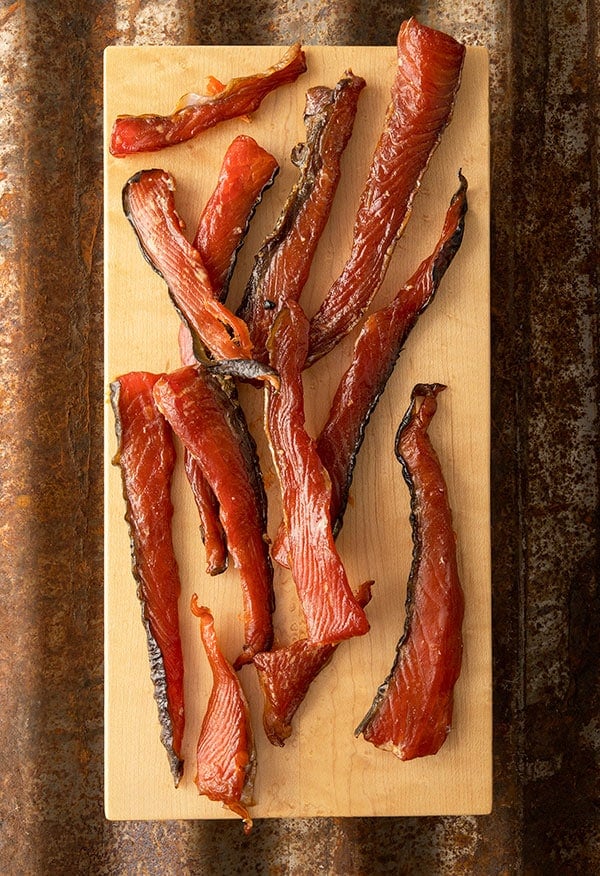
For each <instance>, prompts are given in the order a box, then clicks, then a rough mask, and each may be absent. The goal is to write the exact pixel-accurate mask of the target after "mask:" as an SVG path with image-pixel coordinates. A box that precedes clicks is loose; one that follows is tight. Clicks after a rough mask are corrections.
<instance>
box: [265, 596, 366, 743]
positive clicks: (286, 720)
mask: <svg viewBox="0 0 600 876" xmlns="http://www.w3.org/2000/svg"><path fill="white" fill-rule="evenodd" d="M372 584H373V582H372V581H365V582H364V584H362V585H361V586H360V588H359V590H358V593H357V595H356V598H357V599H358V602H359V604H360V605H361V607H362V608H364V607H365V605H367V603H368V602H370V600H371V586H372ZM337 648H338V645H314V644H312V642H309V640H308V639H296V640H295V641H294V642H292V643H291V644H289V645H285V646H284V647H281V648H273V649H272V650H271V651H265V652H264V653H263V654H257V655H256V656H255V658H254V665H255V667H256V671H257V673H258V680H259V682H260V687H261V690H262V693H263V698H264V708H263V727H264V729H265V733H266V735H267V739H268V740H269V742H271V744H272V745H284V744H285V740H286V739H287V738H288V737H289V736H290V734H291V732H292V720H293V717H294V715H295V714H296V712H297V710H298V708H299V707H300V705H301V704H302V702H303V701H304V698H305V697H306V695H307V693H308V691H309V688H310V685H311V684H312V683H313V681H314V680H315V678H316V677H317V675H318V674H319V673H320V672H321V670H323V669H324V668H325V667H326V666H327V665H328V664H329V663H330V661H331V659H332V657H333V655H334V654H335V652H336V650H337Z"/></svg>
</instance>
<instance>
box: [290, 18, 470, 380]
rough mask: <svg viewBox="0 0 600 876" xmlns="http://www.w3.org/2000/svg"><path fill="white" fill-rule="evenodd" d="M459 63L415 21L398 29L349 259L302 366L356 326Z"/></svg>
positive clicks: (445, 112)
mask: <svg viewBox="0 0 600 876" xmlns="http://www.w3.org/2000/svg"><path fill="white" fill-rule="evenodd" d="M464 55H465V47H464V46H463V45H461V44H460V43H458V42H457V41H456V40H454V39H453V38H452V37H450V36H447V35H446V34H443V33H440V31H437V30H432V29H431V28H428V27H424V26H423V25H421V24H419V23H418V22H417V21H415V19H414V18H411V19H409V20H408V21H405V22H403V24H402V26H401V27H400V31H399V33H398V65H397V71H396V76H395V79H394V83H393V85H392V94H391V103H390V105H389V108H388V111H387V116H386V120H385V126H384V129H383V132H382V134H381V137H380V139H379V142H378V144H377V147H376V149H375V154H374V156H373V161H372V163H371V169H370V171H369V176H368V179H367V182H366V185H365V188H364V190H363V193H362V195H361V199H360V204H359V207H358V212H357V215H356V220H355V224H354V236H353V241H352V249H351V253H350V256H349V258H348V260H347V262H346V265H345V266H344V269H343V271H342V273H341V274H340V276H339V277H338V279H337V280H336V281H335V282H334V284H333V286H332V287H331V289H330V290H329V293H328V294H327V297H326V298H325V300H324V301H323V303H322V305H321V307H320V308H319V310H318V311H317V313H316V314H315V315H314V317H313V319H312V321H311V328H310V351H309V356H308V362H307V364H310V363H312V362H314V361H315V360H316V359H318V358H320V357H321V356H323V355H324V354H325V353H327V352H328V351H329V350H330V349H332V347H334V346H335V344H337V343H338V342H339V341H340V340H341V339H342V337H344V336H345V335H346V334H347V333H348V332H349V331H350V330H351V329H352V328H353V327H354V326H355V325H356V324H357V322H358V321H359V320H360V318H361V316H362V314H363V313H364V311H365V310H366V308H367V307H368V305H369V304H370V302H371V300H372V299H373V296H374V295H375V293H376V292H377V290H378V289H379V287H380V285H381V282H382V280H383V278H384V276H385V272H386V270H387V266H388V263H389V260H390V258H391V256H392V253H393V251H394V247H395V244H396V241H397V240H398V238H399V236H400V235H401V234H402V232H403V230H404V228H405V226H406V223H407V222H408V219H409V217H410V213H411V209H412V202H413V199H414V196H415V194H416V192H417V190H418V188H419V184H420V180H421V177H422V176H423V173H424V172H425V169H426V168H427V165H428V163H429V159H430V158H431V155H432V154H433V152H434V150H435V148H436V146H437V145H438V143H439V141H440V139H441V136H442V133H443V131H444V130H445V128H446V125H447V124H448V122H449V121H450V118H451V115H452V110H453V107H454V101H455V97H456V93H457V91H458V87H459V85H460V77H461V71H462V65H463V59H464Z"/></svg>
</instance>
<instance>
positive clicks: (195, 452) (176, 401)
mask: <svg viewBox="0 0 600 876" xmlns="http://www.w3.org/2000/svg"><path fill="white" fill-rule="evenodd" d="M154 399H155V401H156V404H157V406H158V408H159V410H160V411H161V412H162V414H163V415H164V417H165V418H166V419H167V420H168V422H169V423H170V424H171V427H172V429H173V431H174V432H175V434H176V435H177V436H178V437H179V438H180V440H181V442H182V443H183V445H184V446H185V447H187V449H188V451H189V452H190V453H191V454H192V456H194V457H195V458H196V459H197V460H198V463H199V465H200V467H201V468H202V471H203V474H204V476H205V478H206V480H207V481H208V483H209V484H210V487H211V489H212V491H213V492H214V494H215V496H216V497H217V501H218V503H219V514H220V519H221V523H222V524H223V529H224V530H225V535H226V538H227V546H228V549H229V554H230V556H231V558H232V560H233V563H234V566H235V567H236V568H237V569H239V573H240V581H241V587H242V595H243V606H244V638H245V642H244V645H243V648H242V651H241V654H240V656H239V657H238V659H237V661H236V664H235V665H236V668H238V667H239V666H241V665H243V664H244V663H249V662H250V661H251V660H252V658H253V656H254V655H255V654H256V653H258V652H259V651H266V650H268V649H269V648H270V647H271V645H272V642H273V620H272V614H273V611H274V607H275V604H274V603H275V601H274V595H273V567H272V564H271V560H270V557H269V545H268V538H267V533H266V520H267V510H266V496H265V492H264V486H263V483H262V478H261V475H260V471H259V468H258V460H257V457H256V446H255V443H254V440H253V438H252V436H251V435H250V433H249V432H248V429H247V427H246V420H245V418H244V417H243V414H242V413H241V410H240V408H239V405H238V404H237V401H236V400H235V399H234V398H233V397H232V396H231V395H230V394H228V393H227V392H226V391H225V389H224V388H223V384H222V382H221V381H220V380H219V379H218V378H216V377H214V376H213V375H212V374H211V373H210V372H209V371H208V369H206V368H205V367H203V366H202V365H198V366H197V367H192V366H184V367H182V368H179V369H177V370H176V371H173V372H172V373H170V374H165V375H163V376H162V377H161V378H160V380H158V381H157V382H156V384H155V386H154Z"/></svg>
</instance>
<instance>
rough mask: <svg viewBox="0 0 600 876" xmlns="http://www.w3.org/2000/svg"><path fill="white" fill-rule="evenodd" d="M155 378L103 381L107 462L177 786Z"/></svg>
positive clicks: (175, 643)
mask: <svg viewBox="0 0 600 876" xmlns="http://www.w3.org/2000/svg"><path fill="white" fill-rule="evenodd" d="M157 379H158V376H157V375H155V374H149V373H148V372H131V373H129V374H125V375H123V376H121V377H119V378H117V379H116V380H115V381H114V382H113V383H111V403H112V407H113V410H114V413H115V419H116V432H117V438H118V450H117V453H116V455H115V457H114V459H113V463H114V464H115V465H118V466H119V467H120V469H121V475H122V479H123V494H124V497H125V502H126V514H125V519H126V520H127V523H128V525H129V533H130V538H131V555H132V570H133V575H134V578H135V580H136V581H137V585H138V586H137V593H138V597H139V599H140V602H141V606H142V619H143V622H144V626H145V628H146V633H147V638H148V655H149V659H150V674H151V677H152V682H153V684H154V696H155V699H156V703H157V706H158V714H159V721H160V728H161V740H162V743H163V745H164V746H165V748H166V750H167V755H168V758H169V765H170V767H171V772H172V774H173V779H174V781H175V785H176V786H177V785H178V784H179V780H180V778H181V775H182V773H183V760H182V758H181V751H182V741H183V731H184V723H185V713H184V701H183V653H182V649H181V639H180V635H179V616H178V609H177V600H178V598H179V594H180V591H181V584H180V580H179V572H178V569H177V561H176V559H175V554H174V551H173V542H172V538H171V520H172V516H173V506H172V504H171V494H170V487H171V477H172V473H173V468H174V465H175V450H174V446H173V439H172V435H171V430H170V428H169V426H168V424H167V423H166V421H165V419H164V418H163V417H162V415H161V414H160V413H159V411H158V409H157V408H156V406H155V404H154V399H153V395H152V390H153V387H154V384H155V382H156V380H157Z"/></svg>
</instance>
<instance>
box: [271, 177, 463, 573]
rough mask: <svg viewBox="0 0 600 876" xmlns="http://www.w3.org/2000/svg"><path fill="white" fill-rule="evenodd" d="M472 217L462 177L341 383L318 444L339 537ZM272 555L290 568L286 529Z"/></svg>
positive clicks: (363, 336) (365, 331)
mask: <svg viewBox="0 0 600 876" xmlns="http://www.w3.org/2000/svg"><path fill="white" fill-rule="evenodd" d="M466 212H467V180H466V179H465V177H464V176H463V175H462V173H460V172H459V187H458V189H457V191H456V192H455V194H454V195H453V197H452V200H451V202H450V206H449V208H448V211H447V213H446V217H445V220H444V226H443V228H442V233H441V235H440V238H439V240H438V242H437V244H436V246H435V249H434V251H433V252H432V253H431V255H430V256H428V257H427V258H426V259H424V260H423V261H422V262H421V264H420V265H419V267H418V268H417V270H416V271H415V273H414V274H413V275H412V277H411V278H410V280H409V281H408V282H407V283H406V285H405V286H403V287H402V289H400V291H399V292H398V293H397V294H396V296H395V297H394V299H393V300H392V301H391V302H390V304H388V305H387V306H386V307H383V308H381V309H380V310H377V311H376V312H374V313H373V314H371V315H370V316H368V317H367V319H366V320H365V323H364V325H363V327H362V329H361V331H360V334H359V336H358V338H357V340H356V344H355V345H354V351H353V354H352V360H351V362H350V365H349V366H348V368H347V370H346V372H345V373H344V375H343V376H342V379H341V380H340V383H339V385H338V388H337V390H336V393H335V395H334V398H333V401H332V403H331V408H330V410H329V415H328V417H327V421H326V423H325V425H324V426H323V428H322V430H321V433H320V435H319V437H318V439H317V451H318V453H319V456H320V458H321V461H322V463H323V465H324V466H325V468H326V469H327V472H328V473H329V477H330V478H331V520H332V525H333V532H334V535H335V536H336V537H337V535H338V534H339V532H340V530H341V528H342V524H343V520H344V513H345V511H346V505H347V503H348V494H349V492H350V485H351V483H352V476H353V473H354V466H355V463H356V457H357V455H358V451H359V450H360V448H361V446H362V442H363V439H364V434H365V429H366V428H367V424H368V422H369V419H370V417H371V414H372V413H373V411H374V410H375V407H376V405H377V402H378V401H379V399H380V398H381V395H382V393H383V391H384V389H385V387H386V385H387V381H388V379H389V378H390V376H391V374H392V371H393V370H394V367H395V365H396V362H397V360H398V356H399V355H400V352H401V350H402V348H403V347H404V344H405V343H406V341H407V339H408V336H409V334H410V332H411V331H412V329H413V328H414V326H415V325H416V323H417V321H418V319H419V316H420V315H421V314H422V313H423V312H424V311H425V310H426V309H427V307H428V306H429V305H430V304H431V302H432V301H433V299H434V297H435V294H436V292H437V290H438V288H439V285H440V282H441V280H442V278H443V276H444V274H445V273H446V271H447V269H448V267H449V266H450V264H451V262H452V260H453V258H454V256H455V255H456V253H457V252H458V250H459V249H460V245H461V243H462V239H463V233H464V226H465V214H466ZM271 556H272V557H273V559H275V560H276V561H277V562H278V563H279V564H280V565H283V566H287V562H288V561H287V542H286V534H285V527H284V526H283V525H282V526H280V528H279V531H278V532H277V535H276V537H275V538H274V540H273V548H272V551H271Z"/></svg>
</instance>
